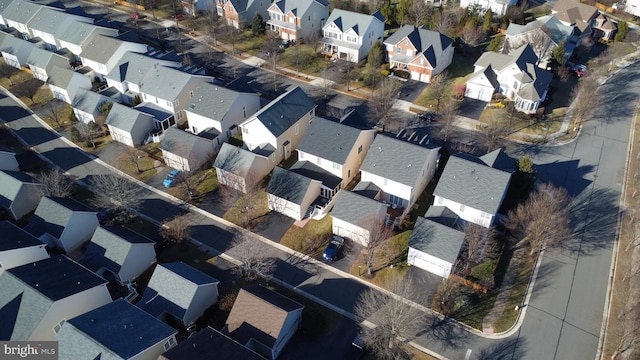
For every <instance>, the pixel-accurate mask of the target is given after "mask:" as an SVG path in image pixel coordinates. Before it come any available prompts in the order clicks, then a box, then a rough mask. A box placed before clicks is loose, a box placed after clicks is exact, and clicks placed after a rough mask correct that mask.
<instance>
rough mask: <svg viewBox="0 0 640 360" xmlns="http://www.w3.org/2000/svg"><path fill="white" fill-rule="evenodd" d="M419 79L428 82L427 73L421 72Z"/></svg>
mask: <svg viewBox="0 0 640 360" xmlns="http://www.w3.org/2000/svg"><path fill="white" fill-rule="evenodd" d="M420 81H422V82H426V83H428V82H429V74H421V75H420Z"/></svg>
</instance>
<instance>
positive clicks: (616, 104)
mask: <svg viewBox="0 0 640 360" xmlns="http://www.w3.org/2000/svg"><path fill="white" fill-rule="evenodd" d="M638 78H640V64H638V63H636V64H633V65H631V66H629V67H628V68H625V69H623V70H621V71H619V72H618V73H617V74H616V75H614V76H613V77H612V78H611V79H610V81H608V82H607V83H606V84H605V85H604V86H603V88H602V91H603V94H605V97H606V99H607V103H606V104H605V105H604V106H603V107H602V108H600V109H598V110H597V111H596V113H595V115H594V116H593V119H591V120H590V121H587V122H586V123H585V125H584V127H583V129H582V132H581V134H580V136H579V138H578V139H577V140H576V141H574V142H572V143H570V144H567V145H563V146H559V147H545V146H538V145H522V146H519V147H518V148H517V149H516V150H514V151H513V152H512V153H511V154H510V155H512V156H514V157H515V156H520V155H522V154H524V153H529V154H531V155H532V157H533V159H534V161H535V163H536V164H537V171H538V177H539V179H541V180H542V181H550V182H552V183H554V184H556V185H559V186H563V187H565V188H567V189H568V191H569V193H570V194H571V195H573V196H574V197H575V200H574V202H573V205H572V215H573V221H574V225H575V226H574V227H575V232H574V235H575V236H574V239H572V240H571V241H568V242H567V244H566V246H564V247H563V248H562V249H550V250H547V251H546V252H545V253H544V254H543V259H542V262H541V266H540V269H539V273H538V278H537V279H536V282H535V286H534V288H533V293H532V296H531V298H530V300H529V301H528V302H527V303H526V304H524V305H525V306H524V307H523V309H522V310H521V311H523V313H524V315H525V316H524V321H523V322H522V324H521V326H520V327H519V328H518V329H516V330H514V331H513V333H512V334H511V335H510V336H507V337H504V338H499V337H503V336H483V335H480V334H479V333H477V332H470V331H468V330H466V329H465V328H463V327H461V326H459V325H457V324H456V323H455V322H453V321H449V320H440V319H439V318H437V317H433V318H432V319H431V321H430V323H429V324H428V325H427V326H425V331H424V332H423V333H422V334H421V335H420V336H419V337H418V338H417V339H416V340H415V343H416V344H418V345H420V346H422V347H424V348H428V349H430V350H432V351H433V352H435V353H438V354H440V355H441V356H443V357H446V358H450V359H593V358H595V357H596V353H597V351H598V343H599V338H600V331H601V326H602V321H603V310H604V308H605V299H606V296H607V285H608V278H609V272H610V266H611V259H612V249H613V245H614V239H615V237H616V222H617V220H618V213H619V211H620V209H619V198H620V193H621V186H622V179H623V174H624V169H625V161H626V157H627V149H628V140H629V131H630V124H631V120H632V118H633V114H634V110H635V104H636V101H637V99H638V97H639V95H640V83H639V82H638V81H635V82H634V81H633V79H638ZM0 117H1V118H2V120H3V121H4V122H5V123H6V124H7V126H8V127H10V128H11V129H12V130H13V131H15V133H16V134H17V135H18V136H19V137H20V138H21V139H22V140H23V141H24V142H25V143H26V144H28V146H29V147H31V148H32V149H33V150H35V151H36V152H38V153H40V154H42V156H44V157H45V158H47V159H48V160H49V161H51V162H53V163H55V164H57V165H58V166H60V167H61V168H62V169H64V170H65V171H68V172H69V173H71V174H73V175H75V176H76V177H78V179H80V180H81V181H85V182H88V183H90V181H91V177H92V176H93V175H96V174H102V173H108V172H111V171H113V169H112V168H111V167H109V166H107V165H105V164H104V163H102V162H100V161H99V160H97V159H95V158H94V157H93V156H92V155H89V154H86V153H84V152H82V151H80V150H78V149H77V148H76V147H74V146H72V145H71V144H69V143H68V142H67V141H65V140H63V139H62V138H61V137H60V135H58V134H57V133H56V132H55V131H53V130H51V129H49V128H46V127H44V125H43V124H42V122H41V121H39V120H38V119H37V118H36V117H34V116H33V115H32V114H31V113H30V112H29V111H27V110H25V109H23V108H22V107H21V105H20V104H19V103H18V102H16V100H15V99H14V98H12V97H11V96H7V95H6V92H5V94H4V95H0ZM187 211H189V210H188V209H185V208H184V207H182V206H180V204H179V203H177V202H175V201H173V200H172V199H170V198H168V197H166V196H164V195H162V194H160V193H158V192H157V191H152V190H150V189H147V191H146V192H145V202H144V206H143V210H142V213H143V214H144V215H145V216H147V217H149V218H151V219H154V220H156V221H162V220H163V219H165V218H167V217H170V216H172V215H174V214H177V213H182V212H187ZM189 214H190V217H191V221H192V224H194V227H195V231H194V236H193V237H194V238H195V239H196V240H197V241H199V242H201V243H203V244H205V245H206V246H207V247H209V248H211V249H212V251H217V252H221V253H225V254H227V255H229V256H230V257H233V254H234V251H238V249H237V247H236V248H231V246H230V245H231V243H232V241H233V238H234V237H235V236H237V234H238V231H239V230H238V229H236V228H235V227H233V226H231V225H229V224H228V223H226V222H225V221H223V220H221V219H218V218H216V217H215V216H212V215H210V214H205V213H203V212H199V211H189ZM255 241H260V240H258V239H257V238H255V237H248V239H247V242H248V243H247V244H246V246H251V245H252V242H255ZM269 252H270V254H271V255H272V256H273V257H275V258H277V259H278V263H277V268H276V271H275V274H274V277H275V278H276V279H279V280H280V281H282V282H284V283H287V284H289V285H290V286H292V287H295V288H297V289H298V291H300V292H303V293H306V294H307V295H309V296H311V297H312V298H317V299H319V300H320V301H321V302H323V303H325V304H327V305H329V306H330V307H332V308H334V309H336V310H339V311H340V312H342V313H346V314H349V313H352V312H353V307H354V304H355V302H356V300H357V298H358V296H359V295H360V294H361V293H362V292H363V291H365V290H367V289H368V286H367V285H366V284H364V283H363V282H361V281H359V280H358V279H355V278H353V277H351V276H349V275H348V274H345V273H343V272H341V271H338V270H336V269H333V268H331V267H328V266H325V265H324V264H321V263H318V262H316V261H313V260H309V259H306V258H304V257H302V256H299V254H295V253H293V252H292V251H287V250H286V249H282V248H281V247H278V246H275V245H274V246H272V247H270V248H269ZM355 331H356V329H355V327H352V328H349V329H348V330H346V333H347V336H351V335H353V334H355ZM338 350H340V349H339V348H338V349H337V350H336V349H333V350H332V351H336V354H335V355H336V356H335V358H340V357H341V356H340V353H338V352H337V351H338ZM323 355H324V356H325V357H328V356H330V354H328V353H326V354H323ZM332 358H334V357H332Z"/></svg>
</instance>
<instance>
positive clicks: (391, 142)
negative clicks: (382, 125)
mask: <svg viewBox="0 0 640 360" xmlns="http://www.w3.org/2000/svg"><path fill="white" fill-rule="evenodd" d="M438 149H439V147H437V146H434V145H429V144H426V145H418V144H415V143H410V142H407V141H404V140H399V139H396V138H393V137H390V136H386V135H378V136H376V138H375V139H374V140H373V143H372V144H371V147H370V148H369V152H368V153H367V157H366V158H365V159H364V161H363V162H362V166H361V167H360V169H361V170H362V171H366V172H368V173H371V174H374V175H378V176H381V177H383V178H386V179H389V180H393V181H395V182H398V183H400V184H403V185H407V186H414V185H415V184H416V180H417V179H418V178H419V177H420V176H422V167H423V165H424V163H425V162H426V161H427V157H428V156H429V153H430V152H431V151H438Z"/></svg>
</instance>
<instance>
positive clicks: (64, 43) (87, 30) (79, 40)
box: [56, 21, 118, 56]
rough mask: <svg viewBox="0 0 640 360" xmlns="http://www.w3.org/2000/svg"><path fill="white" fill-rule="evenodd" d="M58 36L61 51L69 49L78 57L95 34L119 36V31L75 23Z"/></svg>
mask: <svg viewBox="0 0 640 360" xmlns="http://www.w3.org/2000/svg"><path fill="white" fill-rule="evenodd" d="M61 30H62V31H60V32H59V33H57V34H56V40H57V41H58V44H59V47H60V48H61V49H67V50H69V51H71V53H72V54H74V55H76V56H78V55H80V54H81V53H82V47H83V46H84V45H85V44H86V43H87V42H88V41H90V40H89V39H91V38H92V35H93V34H101V35H105V36H109V37H115V36H118V30H115V29H111V28H106V27H102V26H96V25H93V24H88V23H86V22H82V21H73V22H71V23H70V24H69V26H67V27H66V28H64V29H61Z"/></svg>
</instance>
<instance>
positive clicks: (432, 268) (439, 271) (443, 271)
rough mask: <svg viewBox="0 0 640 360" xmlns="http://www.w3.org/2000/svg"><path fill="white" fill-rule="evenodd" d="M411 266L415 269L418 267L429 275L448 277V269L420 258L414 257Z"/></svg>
mask: <svg viewBox="0 0 640 360" xmlns="http://www.w3.org/2000/svg"><path fill="white" fill-rule="evenodd" d="M411 264H412V265H414V266H416V267H419V268H420V269H423V270H426V271H428V272H430V273H433V274H436V275H438V276H442V277H443V278H448V277H449V269H447V268H443V267H442V266H440V265H439V264H435V263H432V262H430V261H427V260H425V259H423V258H421V257H418V256H414V257H413V261H412V262H411Z"/></svg>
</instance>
